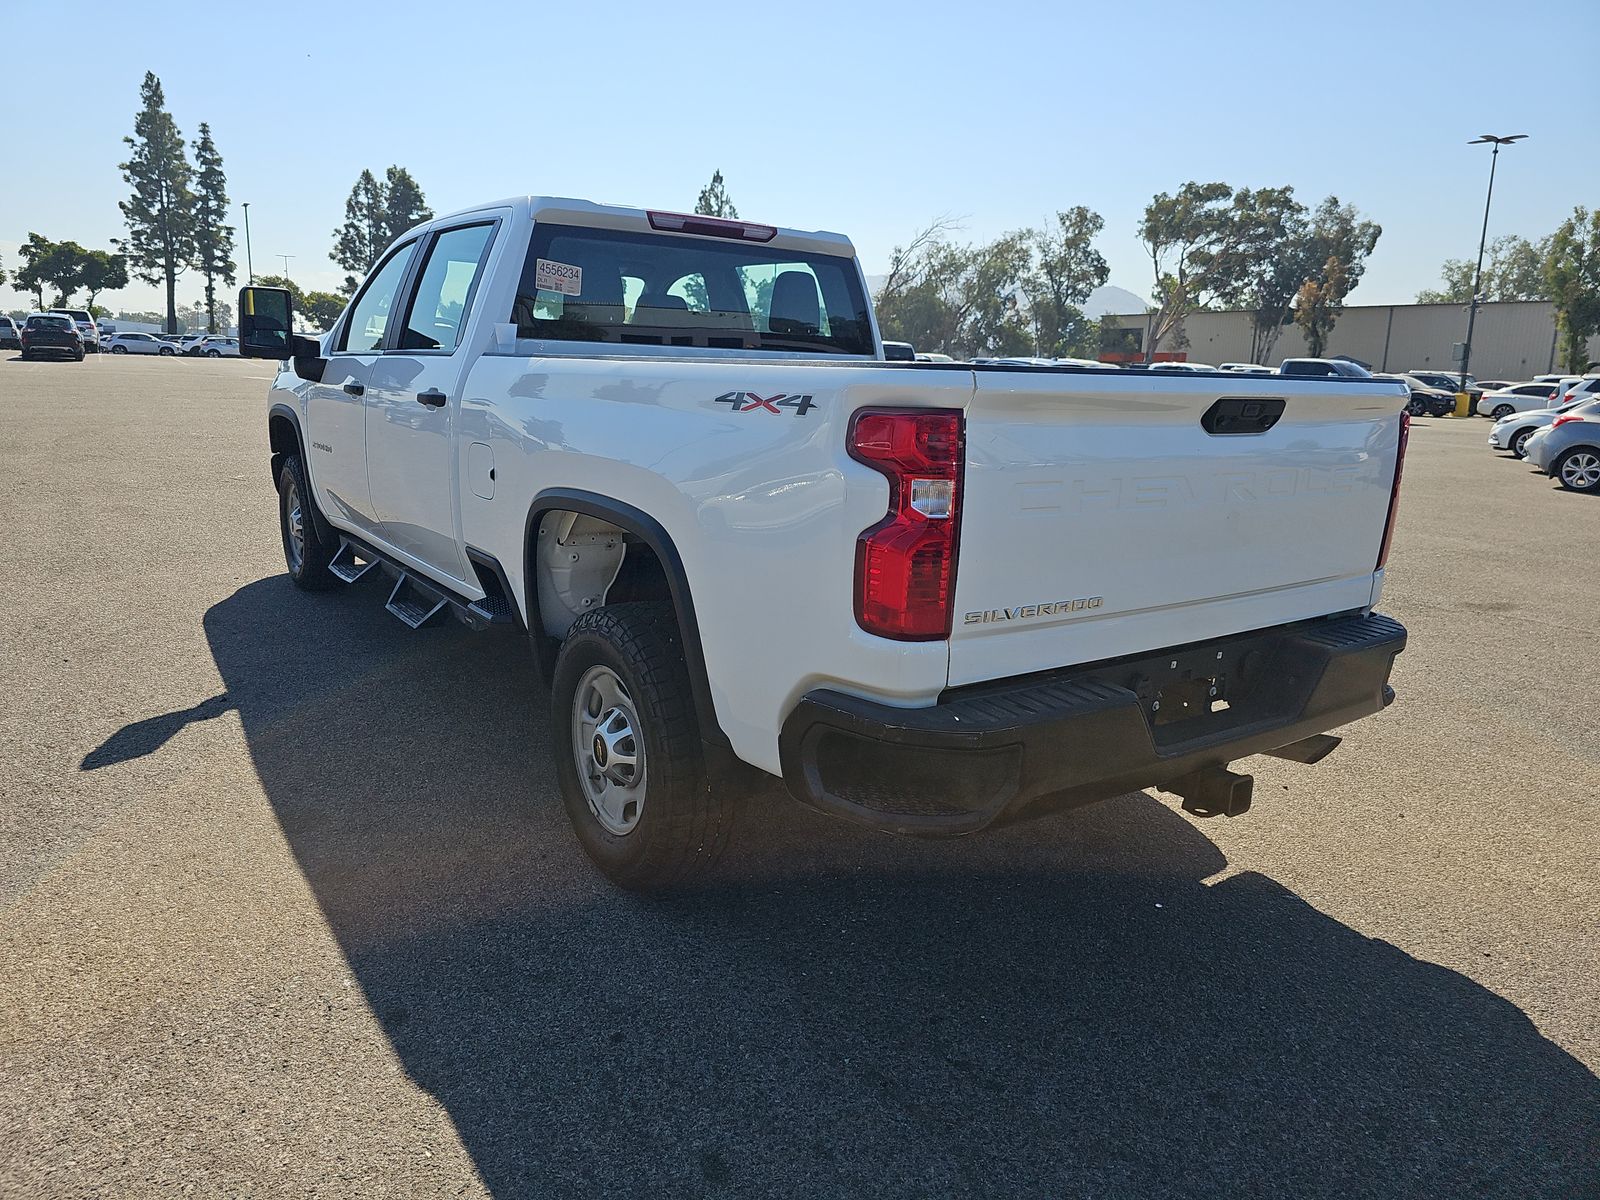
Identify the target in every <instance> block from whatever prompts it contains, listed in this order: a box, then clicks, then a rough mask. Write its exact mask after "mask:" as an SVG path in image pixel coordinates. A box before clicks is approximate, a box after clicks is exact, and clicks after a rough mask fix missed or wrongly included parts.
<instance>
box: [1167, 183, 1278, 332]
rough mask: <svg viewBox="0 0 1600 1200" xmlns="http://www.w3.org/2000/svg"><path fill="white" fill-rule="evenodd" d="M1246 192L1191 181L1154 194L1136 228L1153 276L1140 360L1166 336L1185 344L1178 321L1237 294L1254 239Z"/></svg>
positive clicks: (1250, 198) (1252, 204)
mask: <svg viewBox="0 0 1600 1200" xmlns="http://www.w3.org/2000/svg"><path fill="white" fill-rule="evenodd" d="M1255 207H1256V206H1255V202H1254V200H1253V196H1252V193H1250V192H1249V191H1248V190H1246V191H1243V192H1239V193H1237V194H1236V193H1235V192H1234V190H1233V188H1231V187H1229V186H1228V185H1227V184H1225V183H1195V182H1193V181H1190V182H1189V183H1186V184H1184V185H1183V186H1182V187H1181V188H1179V189H1178V191H1177V194H1176V195H1168V194H1167V193H1166V192H1159V193H1157V194H1156V195H1155V196H1154V197H1153V198H1152V199H1151V201H1150V203H1149V204H1148V205H1146V206H1145V210H1144V217H1143V219H1142V220H1141V221H1140V223H1139V240H1140V241H1141V242H1143V243H1144V248H1145V253H1146V254H1147V255H1148V256H1149V258H1150V266H1151V270H1152V272H1153V275H1154V290H1153V291H1152V293H1151V295H1152V296H1153V297H1154V298H1155V301H1156V304H1155V310H1154V312H1153V314H1152V319H1151V323H1150V331H1151V332H1150V339H1149V343H1148V344H1147V345H1146V346H1145V361H1146V362H1150V361H1152V360H1153V359H1154V357H1155V352H1156V349H1157V348H1158V347H1159V346H1160V345H1161V343H1162V342H1163V341H1164V340H1166V339H1167V338H1168V337H1169V336H1170V337H1172V338H1173V341H1174V344H1176V345H1186V344H1187V342H1186V341H1184V340H1183V337H1182V327H1183V319H1184V317H1185V316H1187V315H1188V314H1189V312H1190V311H1192V310H1193V309H1195V308H1204V307H1206V306H1207V305H1209V304H1211V303H1213V302H1214V301H1216V300H1218V299H1220V298H1221V297H1223V296H1225V295H1230V294H1237V292H1238V291H1239V288H1240V276H1241V273H1242V272H1243V271H1244V269H1245V268H1246V266H1247V265H1248V258H1247V255H1246V253H1245V246H1246V245H1247V243H1248V241H1249V240H1250V239H1251V238H1252V237H1254V236H1255V235H1256V233H1257V230H1256V229H1255V228H1254V226H1253V224H1252V222H1251V220H1250V219H1249V214H1250V213H1251V212H1252V210H1253V209H1254V208H1255Z"/></svg>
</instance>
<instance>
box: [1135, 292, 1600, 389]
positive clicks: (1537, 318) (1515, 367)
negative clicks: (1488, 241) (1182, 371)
mask: <svg viewBox="0 0 1600 1200" xmlns="http://www.w3.org/2000/svg"><path fill="white" fill-rule="evenodd" d="M1107 319H1108V320H1112V321H1115V322H1116V323H1117V327H1118V328H1119V329H1124V330H1127V331H1128V334H1127V342H1126V346H1127V348H1128V349H1129V350H1137V351H1140V352H1142V351H1143V349H1144V342H1145V339H1146V338H1147V337H1148V336H1149V327H1150V320H1151V318H1150V316H1149V315H1148V314H1146V313H1142V312H1140V313H1129V314H1120V313H1119V314H1116V315H1115V316H1112V317H1108V318H1107ZM1250 320H1251V313H1250V312H1249V311H1247V310H1244V309H1236V310H1231V311H1227V312H1193V313H1190V314H1189V315H1188V316H1187V317H1185V318H1184V328H1185V331H1186V332H1187V334H1188V338H1189V344H1188V346H1187V347H1185V348H1184V349H1182V350H1177V351H1175V352H1174V354H1173V356H1174V357H1182V358H1185V359H1187V360H1188V361H1190V362H1203V363H1212V364H1216V363H1224V362H1249V361H1250V340H1251V339H1250ZM1466 336H1467V309H1466V306H1465V305H1462V304H1381V305H1368V306H1361V307H1357V306H1350V307H1347V308H1346V309H1345V310H1344V312H1342V313H1341V314H1340V315H1339V320H1338V323H1337V324H1336V325H1335V326H1334V327H1333V333H1332V334H1331V335H1330V336H1329V338H1328V345H1327V350H1326V353H1327V354H1329V355H1335V354H1337V355H1343V356H1344V357H1347V358H1354V359H1358V360H1360V361H1361V362H1364V363H1367V364H1368V365H1370V366H1371V367H1372V369H1373V370H1374V371H1412V370H1416V371H1421V370H1432V371H1448V370H1451V369H1453V368H1456V367H1457V363H1456V360H1455V358H1454V351H1455V347H1456V346H1457V344H1458V343H1460V342H1463V341H1465V340H1466ZM1159 349H1160V350H1161V351H1163V352H1166V351H1169V350H1173V349H1174V348H1173V347H1171V346H1169V345H1163V346H1161V347H1159ZM1558 349H1559V346H1558V342H1557V335H1556V312H1555V305H1553V304H1551V303H1550V302H1549V301H1548V300H1526V301H1511V302H1506V303H1498V304H1483V305H1480V306H1479V307H1478V319H1477V323H1476V325H1475V326H1474V327H1473V331H1472V373H1473V374H1474V375H1475V376H1477V377H1478V378H1479V379H1531V378H1532V377H1533V376H1535V375H1543V374H1547V373H1549V372H1552V371H1555V370H1557V364H1556V354H1557V351H1558ZM1306 354H1307V351H1306V343H1305V337H1304V335H1303V334H1302V333H1301V330H1300V327H1299V326H1298V325H1293V324H1290V325H1285V326H1284V327H1283V330H1282V332H1281V334H1280V335H1279V337H1278V341H1277V344H1276V345H1275V346H1274V347H1273V348H1272V353H1271V354H1270V355H1268V356H1266V362H1265V364H1264V365H1266V366H1269V367H1275V366H1277V365H1278V364H1279V363H1281V362H1282V361H1283V360H1284V359H1286V358H1304V357H1306ZM1162 357H1163V358H1165V357H1169V355H1167V354H1166V353H1163V354H1162ZM1589 359H1590V360H1591V361H1592V360H1596V359H1600V338H1595V339H1592V340H1591V341H1590V343H1589Z"/></svg>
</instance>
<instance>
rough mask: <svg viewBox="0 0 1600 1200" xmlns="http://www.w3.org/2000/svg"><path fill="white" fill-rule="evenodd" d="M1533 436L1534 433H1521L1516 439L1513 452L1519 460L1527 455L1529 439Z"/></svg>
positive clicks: (1513, 443)
mask: <svg viewBox="0 0 1600 1200" xmlns="http://www.w3.org/2000/svg"><path fill="white" fill-rule="evenodd" d="M1532 436H1533V431H1532V430H1529V431H1528V432H1527V433H1519V434H1517V436H1516V438H1515V439H1514V440H1513V441H1512V443H1511V450H1512V452H1513V453H1514V454H1515V455H1516V456H1517V457H1518V458H1521V457H1522V456H1523V455H1524V454H1526V453H1527V450H1528V439H1529V438H1531V437H1532Z"/></svg>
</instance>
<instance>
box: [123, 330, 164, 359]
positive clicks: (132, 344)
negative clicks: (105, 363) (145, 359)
mask: <svg viewBox="0 0 1600 1200" xmlns="http://www.w3.org/2000/svg"><path fill="white" fill-rule="evenodd" d="M106 346H107V349H109V350H110V351H111V353H113V354H165V355H167V356H168V357H173V356H175V355H176V354H177V353H178V348H177V347H176V346H174V345H173V344H172V343H171V342H164V341H162V340H161V339H160V338H158V337H155V336H154V335H152V334H148V333H132V332H128V333H115V334H112V335H111V340H110V341H109V342H107V343H106Z"/></svg>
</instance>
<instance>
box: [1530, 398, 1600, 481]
mask: <svg viewBox="0 0 1600 1200" xmlns="http://www.w3.org/2000/svg"><path fill="white" fill-rule="evenodd" d="M1528 461H1529V462H1531V463H1532V464H1533V465H1534V466H1536V467H1538V468H1539V470H1541V471H1543V472H1544V473H1545V474H1546V475H1548V476H1550V477H1551V478H1552V479H1554V480H1556V481H1557V482H1559V483H1560V484H1561V486H1562V487H1564V488H1566V489H1567V490H1568V491H1573V492H1600V413H1590V414H1587V415H1582V414H1579V413H1578V412H1577V411H1576V410H1574V411H1572V412H1570V413H1567V414H1565V415H1564V416H1561V417H1557V418H1556V420H1555V422H1554V423H1553V424H1552V425H1551V426H1550V428H1549V429H1547V430H1546V431H1545V432H1544V433H1543V434H1541V435H1540V436H1539V438H1538V440H1537V441H1535V442H1533V443H1532V444H1531V445H1530V446H1529V449H1528Z"/></svg>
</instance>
